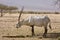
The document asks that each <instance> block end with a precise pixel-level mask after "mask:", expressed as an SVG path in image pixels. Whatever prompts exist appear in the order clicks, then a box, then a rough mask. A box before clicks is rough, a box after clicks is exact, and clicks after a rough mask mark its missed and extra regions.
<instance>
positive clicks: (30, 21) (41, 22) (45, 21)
mask: <svg viewBox="0 0 60 40" xmlns="http://www.w3.org/2000/svg"><path fill="white" fill-rule="evenodd" d="M22 11H23V10H22ZM21 13H22V12H21ZM21 13H20V16H19V18H20V17H21ZM22 25H27V26H30V27H32V36H33V35H34V26H38V27H44V29H45V32H44V34H43V36H46V34H47V25H49V28H50V29H51V22H50V18H49V17H48V16H42V17H41V16H30V17H28V18H26V19H23V20H21V21H20V20H19V19H18V23H17V26H16V28H19V27H21V26H22Z"/></svg>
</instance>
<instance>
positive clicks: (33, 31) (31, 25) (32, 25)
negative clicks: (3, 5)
mask: <svg viewBox="0 0 60 40" xmlns="http://www.w3.org/2000/svg"><path fill="white" fill-rule="evenodd" d="M31 27H32V30H31V31H32V36H34V35H35V34H34V25H31Z"/></svg>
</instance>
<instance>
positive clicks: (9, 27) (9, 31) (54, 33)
mask: <svg viewBox="0 0 60 40" xmlns="http://www.w3.org/2000/svg"><path fill="white" fill-rule="evenodd" d="M18 15H19V14H5V15H4V16H3V17H0V40H58V38H59V36H60V14H22V15H21V20H22V19H25V18H27V17H28V16H32V15H33V16H44V15H47V16H49V18H50V19H51V26H52V30H50V29H49V28H48V34H47V38H43V37H42V34H43V33H44V28H43V27H36V26H35V30H34V31H35V35H36V36H34V37H30V36H31V27H29V26H26V25H23V26H22V27H20V28H19V29H16V24H17V19H18ZM27 35H29V37H27ZM4 36H16V37H4ZM19 36H24V37H19ZM56 37H57V38H56Z"/></svg>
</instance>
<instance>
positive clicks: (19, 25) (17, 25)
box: [16, 7, 24, 28]
mask: <svg viewBox="0 0 60 40" xmlns="http://www.w3.org/2000/svg"><path fill="white" fill-rule="evenodd" d="M23 9H24V7H22V9H21V11H20V14H19V17H18V23H17V24H16V28H19V27H21V23H22V21H20V18H21V14H22V13H23Z"/></svg>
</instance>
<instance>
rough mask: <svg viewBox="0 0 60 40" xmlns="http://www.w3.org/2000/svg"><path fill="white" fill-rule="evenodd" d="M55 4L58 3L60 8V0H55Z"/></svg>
mask: <svg viewBox="0 0 60 40" xmlns="http://www.w3.org/2000/svg"><path fill="white" fill-rule="evenodd" d="M55 5H57V6H58V8H60V0H56V1H55Z"/></svg>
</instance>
